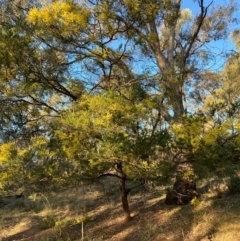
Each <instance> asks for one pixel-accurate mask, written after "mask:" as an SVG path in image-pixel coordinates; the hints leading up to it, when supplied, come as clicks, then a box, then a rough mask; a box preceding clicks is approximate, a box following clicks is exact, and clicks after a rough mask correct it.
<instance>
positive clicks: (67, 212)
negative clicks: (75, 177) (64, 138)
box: [0, 180, 240, 241]
mask: <svg viewBox="0 0 240 241" xmlns="http://www.w3.org/2000/svg"><path fill="white" fill-rule="evenodd" d="M107 183H110V182H109V180H108V182H107ZM106 190H107V194H106ZM215 194H216V192H213V191H212V192H208V193H207V194H205V195H202V197H201V200H200V202H199V203H198V204H197V205H196V206H195V207H194V206H192V205H187V206H182V207H176V206H166V205H165V204H164V192H163V191H161V190H158V191H157V192H155V193H141V192H139V193H135V194H130V196H129V202H130V207H131V211H132V215H133V216H134V218H133V220H131V221H130V222H129V223H125V222H124V221H123V217H122V208H121V204H120V202H119V197H118V191H117V190H116V189H115V188H114V187H113V186H112V187H110V186H105V189H104V188H103V186H101V185H92V186H85V187H82V188H78V189H71V190H65V191H62V192H59V193H48V194H46V195H40V194H38V195H36V194H32V195H30V200H29V198H26V197H25V199H24V200H22V199H18V200H8V201H7V203H8V204H7V205H5V206H4V207H1V208H0V240H7V241H10V240H25V241H27V240H29V241H34V240H36V241H50V240H58V241H60V240H62V241H67V240H69V241H70V240H81V237H82V234H81V230H82V225H81V223H82V221H84V226H83V230H84V240H85V241H88V240H89V241H90V240H95V241H99V240H109V241H110V240H112V241H113V240H115V241H123V240H124V241H135V240H136V241H137V240H138V241H150V240H152V241H158V240H159V241H165V240H169V241H180V240H185V241H199V240H206V241H207V240H209V239H208V236H209V235H210V236H212V237H213V240H214V241H226V240H231V241H238V240H239V241H240V232H239V230H240V215H239V213H240V201H239V198H240V196H237V195H233V196H226V197H224V198H221V199H219V198H217V197H216V195H215Z"/></svg>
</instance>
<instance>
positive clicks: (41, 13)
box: [27, 2, 90, 34]
mask: <svg viewBox="0 0 240 241" xmlns="http://www.w3.org/2000/svg"><path fill="white" fill-rule="evenodd" d="M89 16H90V12H89V10H88V9H86V8H83V7H81V6H78V5H76V4H74V3H70V2H53V3H51V4H50V5H49V6H47V7H43V8H42V9H37V8H36V7H33V8H32V9H31V10H30V11H29V13H28V16H27V22H28V23H30V24H33V25H36V24H39V26H41V27H46V25H47V26H56V27H57V28H59V30H60V31H61V32H62V34H69V33H73V34H74V33H78V32H79V29H81V28H85V27H86V26H87V24H88V19H89Z"/></svg>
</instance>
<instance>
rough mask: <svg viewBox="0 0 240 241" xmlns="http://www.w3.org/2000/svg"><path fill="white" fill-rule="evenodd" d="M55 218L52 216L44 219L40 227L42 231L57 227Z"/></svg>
mask: <svg viewBox="0 0 240 241" xmlns="http://www.w3.org/2000/svg"><path fill="white" fill-rule="evenodd" d="M55 222H56V220H55V218H54V216H52V215H48V216H46V217H43V218H42V220H41V222H40V227H41V229H42V230H45V229H49V228H53V227H54V226H55Z"/></svg>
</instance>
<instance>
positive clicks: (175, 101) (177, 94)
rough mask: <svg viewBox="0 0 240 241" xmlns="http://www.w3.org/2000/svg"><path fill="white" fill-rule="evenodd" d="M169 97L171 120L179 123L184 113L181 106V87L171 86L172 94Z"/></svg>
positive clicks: (182, 95) (182, 105)
mask: <svg viewBox="0 0 240 241" xmlns="http://www.w3.org/2000/svg"><path fill="white" fill-rule="evenodd" d="M170 96H171V97H170V98H171V102H172V109H173V113H174V116H173V120H174V121H175V122H178V123H181V122H182V117H183V115H184V114H185V112H186V111H185V108H184V104H183V102H184V93H183V90H182V86H181V85H180V84H175V85H174V86H172V93H171V95H170Z"/></svg>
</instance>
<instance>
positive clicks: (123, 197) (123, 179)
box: [117, 162, 132, 221]
mask: <svg viewBox="0 0 240 241" xmlns="http://www.w3.org/2000/svg"><path fill="white" fill-rule="evenodd" d="M117 172H118V176H119V178H118V184H119V188H120V193H121V201H122V207H123V211H124V215H125V220H126V221H130V220H131V219H132V217H131V214H130V209H129V204H128V193H129V191H130V190H129V189H127V188H126V175H125V174H124V172H123V169H122V163H121V162H119V163H117Z"/></svg>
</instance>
